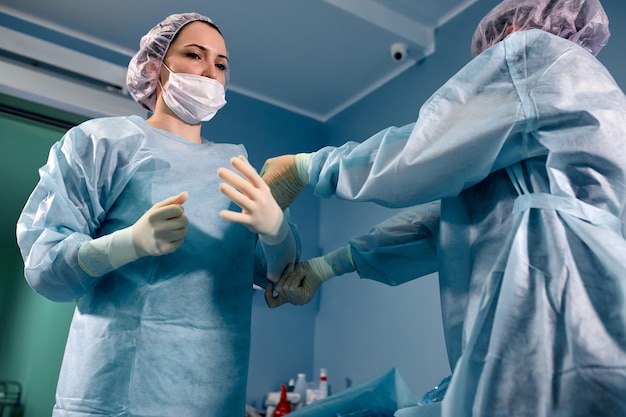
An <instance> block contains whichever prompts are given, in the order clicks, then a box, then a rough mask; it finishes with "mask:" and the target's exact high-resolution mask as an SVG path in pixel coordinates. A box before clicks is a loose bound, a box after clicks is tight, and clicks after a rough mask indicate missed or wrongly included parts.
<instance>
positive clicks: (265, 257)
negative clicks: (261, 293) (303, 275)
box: [254, 209, 302, 288]
mask: <svg viewBox="0 0 626 417" xmlns="http://www.w3.org/2000/svg"><path fill="white" fill-rule="evenodd" d="M282 229H283V232H282V233H280V238H279V239H278V240H277V241H273V242H268V241H263V240H262V239H260V238H258V239H257V245H256V250H255V267H254V283H255V284H256V285H258V286H260V287H263V288H265V287H266V286H267V284H268V283H269V282H270V280H269V279H268V276H269V277H271V278H272V280H273V281H278V279H279V278H280V276H281V274H282V272H283V271H284V269H285V268H286V267H287V265H289V264H291V263H295V262H296V261H297V260H299V259H300V253H301V249H302V248H301V242H300V237H299V235H298V232H297V228H296V225H295V224H293V223H291V222H290V221H289V209H287V210H285V213H284V221H283V226H282Z"/></svg>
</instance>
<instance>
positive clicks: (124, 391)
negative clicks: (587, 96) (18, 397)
mask: <svg viewBox="0 0 626 417" xmlns="http://www.w3.org/2000/svg"><path fill="white" fill-rule="evenodd" d="M238 155H246V152H245V149H244V147H243V146H241V145H231V144H219V143H213V142H208V141H205V142H204V143H201V144H192V143H190V142H188V141H185V140H183V139H182V138H179V137H177V136H175V135H173V134H171V133H169V132H166V131H163V130H159V129H154V128H152V127H151V126H150V125H148V123H147V122H146V121H145V120H143V119H142V118H140V117H137V116H130V117H119V118H104V119H95V120H91V121H88V122H85V123H83V124H82V125H80V126H78V127H75V128H73V129H71V130H70V131H68V133H67V134H66V135H65V136H64V138H63V139H62V140H61V141H59V142H58V143H57V144H55V145H54V146H53V148H52V149H51V152H50V155H49V159H48V163H47V165H45V166H44V167H43V168H42V169H40V176H41V180H40V182H39V184H38V185H37V187H36V188H35V190H34V191H33V194H32V195H31V197H30V198H29V200H28V202H27V204H26V207H25V208H24V210H23V213H22V215H21V217H20V219H19V222H18V226H17V237H18V242H19V246H20V248H21V251H22V255H23V257H24V259H25V274H26V278H27V280H28V281H29V283H30V285H31V286H32V287H33V288H34V289H35V290H36V291H37V292H39V293H41V294H43V295H44V296H46V297H48V298H50V299H52V300H56V301H72V300H74V299H77V301H76V303H77V306H76V310H75V313H74V317H73V320H72V324H71V328H70V331H69V337H68V340H67V345H66V350H65V355H64V359H63V364H62V368H61V373H60V378H59V382H58V387H57V394H56V405H55V408H54V413H53V416H55V417H87V416H104V415H106V416H119V417H123V416H124V417H125V416H142V417H149V416H150V417H157V416H158V417H164V416H185V417H195V416H197V417H200V416H202V417H206V416H239V415H241V416H243V415H244V412H245V391H246V389H245V388H246V377H247V371H248V357H249V343H250V340H249V339H250V320H251V318H250V315H251V305H252V291H253V289H252V284H253V280H254V277H259V279H258V280H257V283H259V284H261V285H262V286H264V282H262V279H261V276H262V275H263V272H262V271H264V269H263V268H264V262H263V260H262V259H261V258H262V254H261V253H260V250H259V246H260V244H258V239H257V236H256V234H254V233H252V232H250V231H249V230H248V229H247V228H246V227H245V226H243V225H240V224H236V223H231V222H228V221H225V220H223V219H222V218H220V216H219V211H220V210H222V209H233V210H237V209H238V208H237V207H236V206H234V204H233V203H232V202H231V201H230V200H229V199H227V198H226V197H225V196H224V195H222V194H221V193H220V192H219V188H218V187H219V183H221V182H222V181H221V180H220V179H219V177H218V176H217V169H218V168H219V167H227V166H230V163H229V160H230V158H231V157H234V156H238ZM181 191H188V193H189V197H188V200H187V201H186V202H185V203H184V205H183V207H184V210H185V214H186V215H187V217H188V218H189V225H188V233H187V236H186V237H185V241H184V243H183V245H182V246H181V247H180V248H178V250H176V251H175V252H173V253H170V254H168V255H164V256H156V257H152V256H148V257H144V258H140V259H138V260H136V261H134V262H132V263H129V264H127V265H125V266H122V267H120V268H118V269H117V270H115V271H113V272H111V273H109V274H106V275H104V276H102V277H100V278H92V277H90V276H88V275H87V274H85V272H83V271H82V269H81V268H80V267H79V266H78V264H77V251H78V248H79V246H80V244H81V243H82V242H84V241H86V240H89V239H92V237H93V238H95V237H98V236H102V235H106V234H109V233H112V232H113V231H115V230H118V229H121V228H124V227H128V226H130V225H132V224H134V223H135V222H136V221H137V220H138V219H139V218H140V217H141V216H142V215H143V214H144V213H145V212H146V211H147V210H148V209H150V208H151V207H152V205H153V204H155V203H156V202H159V201H162V200H164V199H165V198H168V197H170V196H173V195H177V194H179V193H180V192H181ZM255 253H256V255H255ZM255 257H256V259H257V262H256V264H255V262H254V259H255ZM255 271H256V273H255Z"/></svg>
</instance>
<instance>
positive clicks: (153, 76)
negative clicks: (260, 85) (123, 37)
mask: <svg viewBox="0 0 626 417" xmlns="http://www.w3.org/2000/svg"><path fill="white" fill-rule="evenodd" d="M196 21H201V22H207V23H210V24H212V25H213V26H215V24H214V23H213V21H212V20H211V19H209V18H208V17H206V16H202V15H201V14H198V13H180V14H173V15H170V16H168V17H166V18H165V19H164V20H163V21H162V22H161V23H159V24H157V25H156V26H155V27H153V28H152V29H150V31H149V32H148V33H147V34H145V35H144V36H143V37H142V38H141V41H140V42H139V51H137V53H136V54H135V56H133V58H132V59H131V60H130V63H129V64H128V71H127V72H126V88H128V92H129V93H130V95H131V96H132V97H133V99H135V101H136V102H137V103H139V104H141V105H142V106H143V107H145V108H146V109H148V110H150V111H154V107H155V105H156V87H157V84H158V81H159V73H160V70H161V64H162V63H163V58H165V54H166V53H167V50H168V48H169V47H170V44H171V43H172V41H173V40H174V38H175V37H176V34H177V33H178V32H179V31H180V30H181V29H182V28H183V26H185V25H186V24H188V23H191V22H196ZM215 27H216V26H215ZM216 29H217V27H216ZM217 30H218V31H219V29H217ZM226 79H228V73H227V74H226Z"/></svg>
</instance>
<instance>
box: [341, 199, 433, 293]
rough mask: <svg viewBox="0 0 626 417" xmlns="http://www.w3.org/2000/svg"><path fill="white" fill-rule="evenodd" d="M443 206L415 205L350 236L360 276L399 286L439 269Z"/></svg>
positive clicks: (430, 204) (353, 257) (431, 204)
mask: <svg viewBox="0 0 626 417" xmlns="http://www.w3.org/2000/svg"><path fill="white" fill-rule="evenodd" d="M439 206H440V204H439V202H438V201H437V202H433V203H426V204H422V205H419V206H415V207H411V208H409V209H406V210H403V211H401V212H400V213H398V214H396V215H395V216H393V217H391V218H389V219H387V220H385V221H383V222H382V223H379V224H378V225H376V226H375V227H373V228H372V229H371V230H370V231H369V232H368V233H367V234H364V235H361V236H356V237H354V238H352V239H350V241H349V244H350V249H351V252H352V259H353V261H354V264H355V266H356V271H357V273H358V274H359V276H360V277H361V278H368V279H372V280H375V281H378V282H382V283H384V284H387V285H399V284H402V283H405V282H408V281H411V280H413V279H416V278H419V277H422V276H425V275H428V274H431V273H433V272H436V271H437V237H438V233H439V213H440V210H439Z"/></svg>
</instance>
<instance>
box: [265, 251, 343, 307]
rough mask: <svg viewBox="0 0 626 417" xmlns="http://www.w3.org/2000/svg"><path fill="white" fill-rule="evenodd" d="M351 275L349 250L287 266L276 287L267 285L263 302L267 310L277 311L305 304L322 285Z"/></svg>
mask: <svg viewBox="0 0 626 417" xmlns="http://www.w3.org/2000/svg"><path fill="white" fill-rule="evenodd" d="M353 271H355V267H354V263H353V261H352V254H351V250H350V246H344V247H342V248H339V249H337V250H335V251H333V252H330V253H328V254H326V255H324V256H320V257H317V258H312V259H309V260H308V261H304V262H298V263H296V264H295V265H289V266H288V267H287V268H285V271H284V272H283V275H282V276H281V278H280V280H279V281H278V282H277V283H276V285H272V284H269V285H268V286H267V287H266V288H265V302H266V303H267V305H268V307H270V308H276V307H279V306H281V305H283V304H285V303H287V302H288V303H291V304H294V305H304V304H307V303H308V302H310V301H311V300H312V299H313V296H314V295H315V292H316V291H317V289H318V288H319V286H320V285H321V284H322V283H323V282H325V281H328V280H329V279H331V278H333V277H336V276H339V275H343V274H345V273H348V272H353ZM274 291H275V292H276V295H274Z"/></svg>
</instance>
